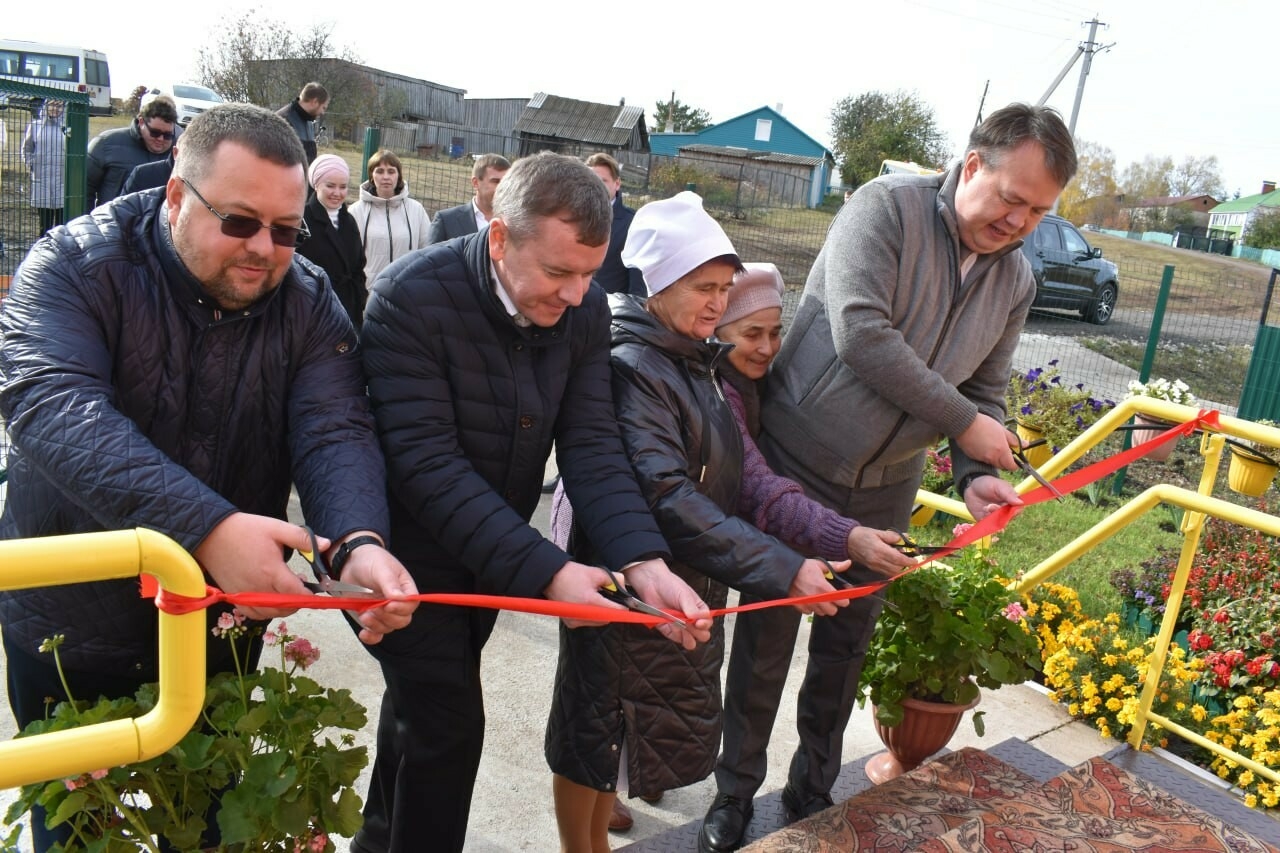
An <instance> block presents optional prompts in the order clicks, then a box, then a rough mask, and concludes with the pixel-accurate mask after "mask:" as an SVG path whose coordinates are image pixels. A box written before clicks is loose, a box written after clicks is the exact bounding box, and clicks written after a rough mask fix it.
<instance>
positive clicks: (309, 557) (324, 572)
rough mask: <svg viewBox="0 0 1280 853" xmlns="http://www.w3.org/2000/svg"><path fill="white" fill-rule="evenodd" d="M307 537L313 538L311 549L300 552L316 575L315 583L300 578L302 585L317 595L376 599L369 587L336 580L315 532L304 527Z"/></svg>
mask: <svg viewBox="0 0 1280 853" xmlns="http://www.w3.org/2000/svg"><path fill="white" fill-rule="evenodd" d="M303 529H304V530H306V531H307V535H308V536H309V537H311V548H310V549H309V550H306V551H298V554H299V555H301V557H302V559H304V560H306V561H307V562H308V563H310V564H311V571H312V572H314V573H315V576H316V579H315V580H314V581H310V580H307V579H306V578H304V577H299V580H301V581H302V585H303V586H305V587H306V588H307V589H309V590H311V591H312V592H315V593H321V592H325V593H328V594H329V595H333V596H341V597H345V598H375V597H376V593H374V591H373V590H371V589H369V588H368V587H363V586H356V585H355V584H353V583H343V582H342V581H339V580H334V578H333V575H332V574H330V573H329V566H328V563H327V561H326V560H325V558H324V553H323V552H322V551H321V550H320V543H319V542H317V541H316V534H315V531H314V530H312V529H311V528H310V527H304V528H303Z"/></svg>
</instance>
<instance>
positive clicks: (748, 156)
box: [649, 107, 836, 207]
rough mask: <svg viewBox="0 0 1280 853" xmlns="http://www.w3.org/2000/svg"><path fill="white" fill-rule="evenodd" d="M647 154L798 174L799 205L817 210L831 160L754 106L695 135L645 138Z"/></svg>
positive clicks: (804, 136) (779, 117) (768, 110)
mask: <svg viewBox="0 0 1280 853" xmlns="http://www.w3.org/2000/svg"><path fill="white" fill-rule="evenodd" d="M649 150H650V152H651V153H653V154H661V155H667V156H671V157H675V156H690V157H697V158H698V159H704V160H705V159H712V160H716V161H719V162H721V163H729V164H738V165H739V166H741V165H744V164H748V163H749V164H751V165H752V166H755V167H757V168H762V169H770V170H776V171H783V172H792V173H795V174H797V175H802V176H803V177H804V179H805V180H806V181H807V182H808V188H807V192H806V193H805V198H804V199H803V203H804V204H805V205H806V206H808V207H817V206H818V204H820V203H821V202H822V198H823V196H824V195H825V194H826V191H827V183H828V182H829V180H830V178H831V175H832V173H833V172H834V170H835V164H836V161H835V155H833V154H832V153H831V152H830V151H829V150H828V149H827V148H825V147H824V146H823V145H822V144H821V143H819V142H818V141H817V140H815V139H814V138H813V137H812V136H809V135H808V134H807V133H805V132H804V131H802V130H801V129H800V128H798V127H796V126H795V125H794V124H792V123H791V122H790V121H788V120H787V119H786V117H784V116H783V115H782V113H780V112H778V111H777V110H775V109H773V108H771V107H760V108H759V109H755V110H752V111H751V112H748V113H743V114H742V115H740V116H737V117H735V118H731V119H729V120H728V121H722V122H720V123H719V124H715V125H712V126H711V127H708V128H706V129H705V130H701V131H699V132H697V133H651V134H649Z"/></svg>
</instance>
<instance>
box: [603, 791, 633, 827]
mask: <svg viewBox="0 0 1280 853" xmlns="http://www.w3.org/2000/svg"><path fill="white" fill-rule="evenodd" d="M634 824H635V819H634V818H633V817H631V809H629V808H627V804H626V803H624V802H623V801H622V799H621V798H614V801H613V814H611V815H609V831H610V832H626V831H627V830H628V829H630V828H631V827H632V826H633V825H634Z"/></svg>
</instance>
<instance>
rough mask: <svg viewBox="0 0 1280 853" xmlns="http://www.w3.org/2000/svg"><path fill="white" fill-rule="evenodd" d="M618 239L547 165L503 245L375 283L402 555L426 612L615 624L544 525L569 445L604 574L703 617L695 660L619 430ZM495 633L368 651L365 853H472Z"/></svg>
mask: <svg viewBox="0 0 1280 853" xmlns="http://www.w3.org/2000/svg"><path fill="white" fill-rule="evenodd" d="M609 222H610V214H609V198H608V194H607V193H606V192H605V189H604V185H603V184H602V183H601V182H600V179H599V178H597V177H596V176H595V174H594V173H593V172H592V171H591V170H590V169H588V168H587V167H586V166H585V165H583V164H582V163H580V162H578V161H577V160H574V159H572V158H570V157H564V156H561V155H558V154H550V153H544V154H538V155H534V156H531V157H525V158H523V159H521V160H519V161H517V162H516V164H515V165H514V166H512V167H511V170H510V171H509V172H508V173H507V175H506V177H504V178H503V180H502V183H501V184H500V185H499V186H498V191H497V195H496V196H495V198H494V216H493V218H492V219H491V220H490V222H489V226H488V227H487V228H485V229H484V230H483V231H481V232H479V233H478V234H471V235H468V236H466V237H459V238H455V239H453V240H449V241H447V242H444V243H440V244H438V245H436V246H432V247H430V248H428V249H424V250H421V251H418V252H413V253H410V254H408V255H406V256H404V257H403V258H401V259H400V260H398V261H396V262H395V263H393V264H391V265H390V266H389V267H387V268H386V269H385V270H383V271H382V272H381V273H380V274H379V275H378V278H377V280H376V281H375V283H374V286H373V291H372V293H371V294H370V297H369V303H368V306H367V309H366V311H365V322H364V330H363V332H362V344H363V346H364V348H365V371H366V374H367V375H368V378H369V396H370V398H371V400H372V401H373V410H374V417H375V419H376V420H377V424H378V433H379V435H380V436H381V438H382V447H383V452H384V453H385V454H386V457H387V469H388V473H389V476H388V480H389V484H390V487H391V499H390V504H391V535H392V543H393V547H394V550H395V553H396V554H397V555H398V556H400V558H401V559H402V560H404V562H405V565H406V566H408V568H409V571H410V572H412V573H413V576H414V579H415V581H416V582H417V584H418V587H419V588H420V589H422V591H423V592H462V593H466V592H485V593H498V594H503V595H516V596H526V597H532V596H545V597H546V598H550V599H555V600H558V601H567V602H575V603H582V604H596V605H601V606H605V607H610V606H614V605H611V604H610V603H609V602H607V601H606V600H605V599H604V598H602V597H601V596H600V595H599V591H598V590H599V588H600V587H601V586H604V585H606V584H608V583H610V581H611V577H610V575H609V574H608V573H607V572H605V571H604V570H602V569H600V568H597V567H593V566H585V565H582V564H581V563H577V562H574V561H573V560H572V558H570V556H569V555H568V554H567V553H565V552H564V551H562V550H561V549H560V548H558V547H556V546H555V545H553V544H552V543H551V542H549V541H547V540H546V539H545V538H544V537H543V536H542V535H541V534H540V533H539V532H538V531H537V530H535V529H534V528H533V527H531V526H530V525H529V518H530V517H531V516H532V515H533V511H534V509H535V507H537V505H538V499H539V497H540V496H541V490H542V472H543V467H544V465H545V464H546V461H547V457H548V456H549V454H550V452H551V445H552V442H553V441H554V442H555V446H556V459H557V461H558V463H559V467H560V471H561V472H562V474H563V476H564V484H565V490H566V492H567V493H568V495H569V498H570V500H572V501H573V506H574V508H575V510H576V511H577V521H578V524H579V525H580V526H581V527H582V528H583V529H584V530H585V531H586V532H587V533H588V535H589V536H590V537H591V541H592V542H593V543H597V544H598V545H599V550H600V551H601V554H600V559H601V562H602V563H603V564H604V565H605V566H606V567H607V568H609V569H611V570H613V571H620V570H623V569H625V570H626V578H627V581H628V583H629V584H630V585H631V586H632V587H634V588H635V590H636V592H637V593H638V594H639V595H640V597H641V598H643V599H644V600H646V601H648V602H650V603H652V604H657V605H658V606H659V607H663V608H665V609H667V610H670V611H674V612H679V613H684V614H686V616H687V617H689V619H690V622H691V623H693V624H691V626H690V628H688V629H683V630H676V629H674V628H673V627H672V626H671V625H667V626H663V627H662V628H660V629H659V630H661V631H663V632H664V633H666V634H667V636H668V637H670V638H671V639H673V640H676V641H679V642H682V643H683V644H684V645H685V646H686V647H687V648H693V645H694V641H695V640H696V641H698V642H705V641H706V640H707V639H708V638H709V637H710V624H711V623H710V621H709V620H707V619H706V618H705V617H706V605H705V604H704V603H703V602H702V601H701V600H700V599H699V598H698V596H697V595H696V594H695V593H694V592H693V590H692V589H690V588H689V587H688V585H686V584H685V583H684V582H683V581H681V580H680V579H679V578H678V577H676V576H675V575H674V574H673V573H672V572H671V570H670V569H668V568H667V565H666V563H665V560H666V558H667V556H668V555H669V552H668V549H667V545H666V542H664V541H663V538H662V536H661V534H659V533H658V530H657V527H656V525H655V523H654V520H653V517H652V515H651V514H650V513H649V508H648V506H647V505H646V503H645V501H644V498H643V497H641V494H640V490H639V488H638V487H637V486H636V481H635V475H634V474H633V473H632V468H631V465H630V463H629V462H628V461H627V457H626V454H625V452H624V450H623V447H622V439H621V437H620V435H619V433H618V425H617V421H616V419H615V417H614V411H613V392H612V386H611V378H610V370H609V309H608V306H607V305H606V302H605V294H604V291H603V290H601V289H600V287H599V286H594V287H593V286H591V277H592V275H593V274H594V273H595V271H596V269H597V268H598V267H599V266H600V262H601V260H602V259H603V258H604V253H605V247H606V244H607V242H608V238H609ZM494 618H495V614H494V612H493V611H491V610H479V609H466V608H460V607H442V606H425V607H423V608H420V609H419V610H418V612H417V614H416V615H415V616H414V619H413V621H412V623H411V624H410V625H409V627H408V628H406V629H404V630H403V631H399V632H397V633H396V634H395V635H391V636H388V637H387V641H386V642H385V643H383V644H382V645H381V646H379V647H377V648H373V647H370V651H372V652H373V654H374V655H375V656H376V657H377V658H378V659H379V661H381V663H382V670H383V674H384V676H385V677H386V679H387V692H386V694H385V696H384V697H383V703H382V719H381V721H380V722H379V724H378V752H377V757H376V759H375V762H374V769H373V781H372V783H371V784H370V789H369V799H368V802H367V804H366V806H365V812H364V814H365V823H364V827H363V828H362V829H361V830H360V832H359V833H357V835H356V837H355V839H353V840H352V843H351V849H352V850H354V851H357V852H358V853H388V851H391V853H409V851H418V850H423V849H428V848H429V849H431V850H432V851H437V852H439V851H451V850H461V849H462V846H463V843H464V841H465V839H466V831H467V814H468V811H469V810H470V807H471V792H472V788H473V786H474V783H475V778H476V771H477V769H478V767H479V763H480V749H481V746H482V743H483V738H484V702H483V699H482V696H481V689H480V652H481V649H482V648H483V646H484V644H485V641H486V640H487V639H488V637H489V633H490V632H491V631H492V629H493V624H494ZM512 677H518V673H513V675H512ZM547 689H550V685H547ZM530 746H531V747H532V746H533V745H532V744H531V745H530Z"/></svg>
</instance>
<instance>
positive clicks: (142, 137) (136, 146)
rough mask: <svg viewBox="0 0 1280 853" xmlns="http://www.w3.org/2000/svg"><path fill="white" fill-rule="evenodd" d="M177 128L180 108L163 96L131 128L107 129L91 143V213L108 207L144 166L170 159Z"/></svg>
mask: <svg viewBox="0 0 1280 853" xmlns="http://www.w3.org/2000/svg"><path fill="white" fill-rule="evenodd" d="M180 133H182V129H181V128H180V127H178V108H177V106H176V105H175V104H174V103H173V99H172V98H170V97H168V96H166V95H161V96H160V97H158V98H156V99H155V100H154V101H151V102H150V103H149V104H147V105H146V106H145V107H143V108H142V111H141V112H139V113H138V116H137V118H135V119H134V120H133V122H132V123H131V124H130V125H129V126H128V127H116V128H112V129H111V130H104V131H102V133H99V134H98V135H97V136H95V137H94V138H93V141H92V142H90V143H89V165H88V173H89V175H88V180H89V197H88V198H87V199H86V203H87V206H88V208H89V209H90V210H92V209H93V208H95V207H97V206H98V205H100V204H106V203H107V202H109V201H111V199H113V198H115V197H116V196H118V195H121V191H122V189H123V188H124V183H125V181H126V180H127V179H128V178H129V174H130V173H131V172H132V171H133V170H134V169H135V168H136V167H138V166H141V165H142V164H143V163H155V162H156V161H159V160H164V159H167V158H168V156H169V149H170V148H172V147H173V143H174V140H176V139H177V138H178V135H179V134H180Z"/></svg>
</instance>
